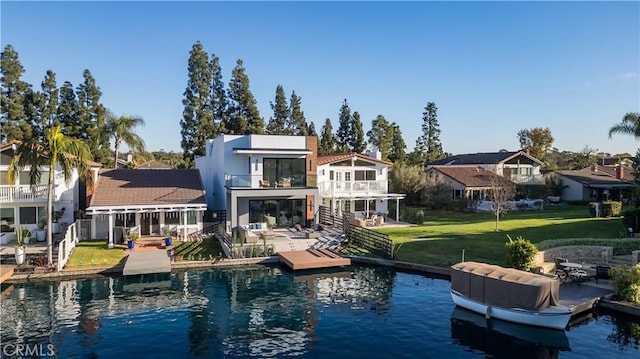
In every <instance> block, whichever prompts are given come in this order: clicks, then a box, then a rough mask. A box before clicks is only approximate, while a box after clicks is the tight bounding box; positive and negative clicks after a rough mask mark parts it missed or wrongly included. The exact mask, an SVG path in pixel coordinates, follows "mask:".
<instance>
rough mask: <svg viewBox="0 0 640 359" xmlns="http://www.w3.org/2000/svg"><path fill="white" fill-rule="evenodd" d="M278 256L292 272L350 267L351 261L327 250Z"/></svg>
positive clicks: (284, 253)
mask: <svg viewBox="0 0 640 359" xmlns="http://www.w3.org/2000/svg"><path fill="white" fill-rule="evenodd" d="M278 255H279V256H280V262H282V263H284V264H286V265H287V266H288V267H289V268H291V269H293V270H300V269H313V268H328V267H340V266H348V265H351V259H349V258H343V257H341V256H340V255H338V254H336V253H334V252H332V251H330V250H328V249H307V250H304V251H288V252H279V253H278Z"/></svg>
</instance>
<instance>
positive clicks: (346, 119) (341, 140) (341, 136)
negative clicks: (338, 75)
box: [336, 99, 351, 153]
mask: <svg viewBox="0 0 640 359" xmlns="http://www.w3.org/2000/svg"><path fill="white" fill-rule="evenodd" d="M338 119H339V120H338V121H339V125H338V131H337V132H336V151H338V152H342V153H344V152H348V151H349V144H350V143H351V109H350V108H349V104H348V103H347V99H345V100H344V102H343V103H342V106H341V107H340V115H339V116H338Z"/></svg>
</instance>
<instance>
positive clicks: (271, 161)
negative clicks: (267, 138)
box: [262, 158, 306, 187]
mask: <svg viewBox="0 0 640 359" xmlns="http://www.w3.org/2000/svg"><path fill="white" fill-rule="evenodd" d="M263 163H264V170H263V175H262V178H263V179H265V180H267V181H269V182H272V183H277V182H281V181H282V180H284V179H290V180H291V182H290V183H291V185H292V186H293V187H304V186H306V169H305V159H304V158H265V159H264V162H263Z"/></svg>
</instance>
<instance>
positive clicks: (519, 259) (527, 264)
mask: <svg viewBox="0 0 640 359" xmlns="http://www.w3.org/2000/svg"><path fill="white" fill-rule="evenodd" d="M507 238H509V241H508V242H507V243H505V245H504V248H505V250H506V255H507V262H508V263H509V265H510V266H512V267H513V268H515V269H520V270H524V271H530V270H531V268H532V267H533V259H534V257H535V256H536V253H538V248H537V247H536V246H535V245H534V244H533V243H531V242H529V241H528V240H526V239H524V238H522V237H521V236H518V237H517V238H516V240H515V241H514V240H513V239H511V237H510V236H509V235H508V234H507Z"/></svg>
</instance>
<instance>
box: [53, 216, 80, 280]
mask: <svg viewBox="0 0 640 359" xmlns="http://www.w3.org/2000/svg"><path fill="white" fill-rule="evenodd" d="M79 240H80V237H79V236H78V222H74V223H73V224H71V225H70V226H69V227H67V231H66V232H65V235H64V239H63V240H62V242H60V243H59V244H58V272H60V271H61V270H62V268H64V266H65V265H66V264H67V261H68V260H69V257H71V253H72V252H73V249H74V248H75V247H76V245H77V244H78V242H79Z"/></svg>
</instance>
